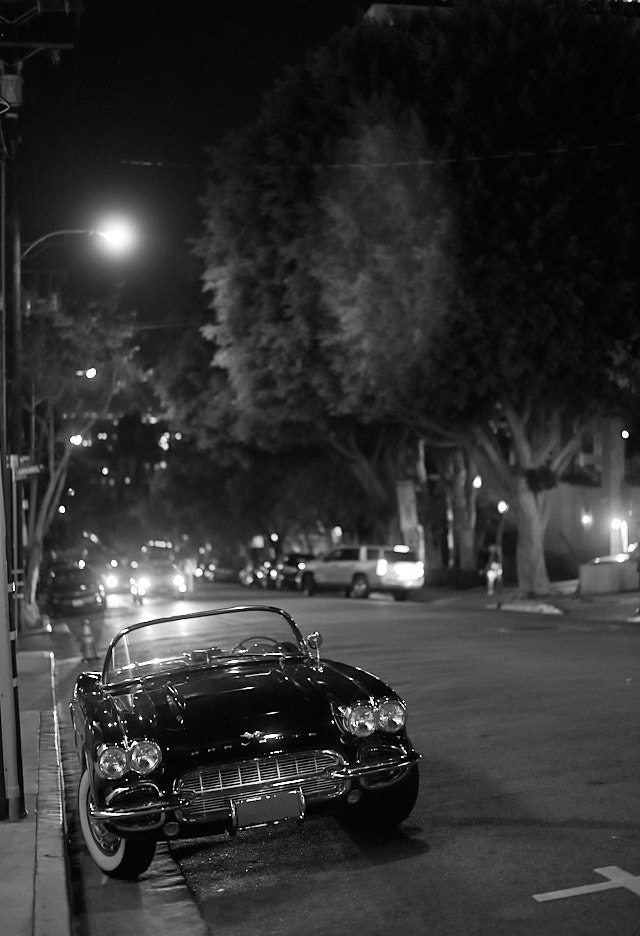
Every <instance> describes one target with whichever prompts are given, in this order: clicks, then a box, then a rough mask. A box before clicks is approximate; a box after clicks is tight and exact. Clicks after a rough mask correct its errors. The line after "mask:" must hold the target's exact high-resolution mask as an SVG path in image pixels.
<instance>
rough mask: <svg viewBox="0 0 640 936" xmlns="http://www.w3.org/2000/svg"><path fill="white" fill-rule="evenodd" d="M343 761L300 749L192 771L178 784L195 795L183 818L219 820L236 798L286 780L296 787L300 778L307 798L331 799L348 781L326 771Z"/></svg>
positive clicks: (179, 788)
mask: <svg viewBox="0 0 640 936" xmlns="http://www.w3.org/2000/svg"><path fill="white" fill-rule="evenodd" d="M342 762H343V761H342V758H341V757H340V755H339V754H335V753H334V752H332V751H300V752H297V753H293V754H275V755H273V756H271V757H263V758H255V759H253V760H245V761H236V762H235V763H232V764H223V765H220V766H216V767H205V768H204V769H202V770H192V771H189V773H186V774H183V775H182V777H181V778H180V780H179V781H178V783H177V785H176V792H177V793H178V795H181V794H184V793H187V794H191V796H192V797H193V799H192V802H190V803H189V805H188V806H185V807H183V808H182V809H181V811H180V817H181V818H182V819H183V820H184V821H185V822H207V821H212V820H215V819H216V818H219V817H217V816H216V815H215V814H216V813H220V812H223V813H225V814H227V813H228V812H229V808H230V800H231V799H233V798H234V797H238V796H241V795H247V794H250V793H259V792H260V791H261V790H263V789H274V788H275V789H277V788H278V787H279V786H280V785H282V784H283V781H284V782H285V784H286V783H287V782H289V783H291V785H292V786H295V785H296V781H298V782H299V784H300V787H301V789H302V792H303V794H304V797H305V800H310V801H314V800H315V801H316V802H318V801H321V800H326V799H331V798H332V797H334V796H338V795H339V794H340V793H342V792H343V790H344V781H341V780H334V779H333V778H331V777H330V776H328V773H325V771H328V770H329V769H331V768H334V767H337V766H338V765H339V764H341V763H342ZM284 788H285V789H286V788H287V786H284Z"/></svg>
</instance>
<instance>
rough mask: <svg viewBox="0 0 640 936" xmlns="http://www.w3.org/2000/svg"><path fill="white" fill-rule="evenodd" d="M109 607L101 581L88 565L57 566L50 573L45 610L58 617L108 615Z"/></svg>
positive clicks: (46, 589)
mask: <svg viewBox="0 0 640 936" xmlns="http://www.w3.org/2000/svg"><path fill="white" fill-rule="evenodd" d="M106 606H107V597H106V591H105V587H104V585H103V583H102V579H101V577H100V576H99V575H98V574H97V573H96V572H94V570H93V569H92V568H91V567H90V566H87V565H84V564H75V565H55V566H52V568H51V569H50V570H49V573H48V576H47V584H46V587H45V607H46V609H47V611H48V613H49V614H50V615H51V616H52V617H54V616H56V615H58V614H74V613H75V614H82V613H87V612H96V611H98V612H100V611H104V610H105V608H106Z"/></svg>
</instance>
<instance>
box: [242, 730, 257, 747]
mask: <svg viewBox="0 0 640 936" xmlns="http://www.w3.org/2000/svg"><path fill="white" fill-rule="evenodd" d="M261 737H262V732H261V731H245V732H244V733H243V734H241V735H240V744H241V745H242V746H243V747H246V746H247V744H249V742H250V741H257V740H258V739H259V738H261Z"/></svg>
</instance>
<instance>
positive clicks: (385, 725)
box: [377, 699, 407, 734]
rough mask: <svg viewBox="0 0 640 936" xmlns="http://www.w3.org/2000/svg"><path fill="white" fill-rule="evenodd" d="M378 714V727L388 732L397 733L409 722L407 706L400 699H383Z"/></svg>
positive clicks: (379, 704)
mask: <svg viewBox="0 0 640 936" xmlns="http://www.w3.org/2000/svg"><path fill="white" fill-rule="evenodd" d="M377 715H378V727H379V728H380V730H381V731H386V732H387V734H396V733H397V732H398V731H402V729H403V728H404V727H405V725H406V724H407V707H406V705H403V703H402V702H400V701H399V700H398V699H381V700H380V702H379V703H378V710H377Z"/></svg>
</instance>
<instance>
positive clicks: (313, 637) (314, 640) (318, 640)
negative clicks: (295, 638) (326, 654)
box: [307, 631, 322, 666]
mask: <svg viewBox="0 0 640 936" xmlns="http://www.w3.org/2000/svg"><path fill="white" fill-rule="evenodd" d="M307 643H308V645H309V647H310V649H311V650H313V651H314V653H315V655H316V665H317V666H320V647H321V646H322V634H321V633H320V632H319V631H314V632H313V634H309V636H308V637H307Z"/></svg>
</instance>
